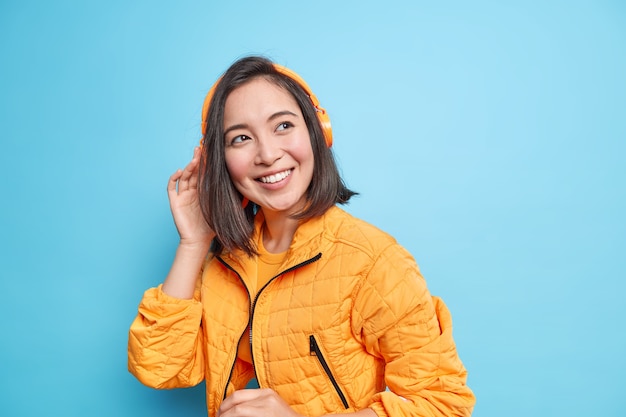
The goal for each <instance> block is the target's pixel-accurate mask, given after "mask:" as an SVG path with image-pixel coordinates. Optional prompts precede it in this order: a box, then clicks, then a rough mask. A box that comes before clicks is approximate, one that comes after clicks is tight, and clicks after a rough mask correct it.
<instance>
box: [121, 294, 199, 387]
mask: <svg viewBox="0 0 626 417" xmlns="http://www.w3.org/2000/svg"><path fill="white" fill-rule="evenodd" d="M201 317H202V304H201V302H200V301H199V294H198V291H196V296H195V297H194V299H191V300H182V299H178V298H174V297H170V296H168V295H167V294H165V293H164V292H163V291H162V290H161V286H160V285H159V286H158V287H156V288H151V289H149V290H147V291H146V292H145V293H144V296H143V299H142V300H141V302H140V304H139V312H138V314H137V317H136V318H135V320H134V321H133V323H132V324H131V327H130V332H129V335H128V370H129V371H130V372H131V373H132V374H133V375H135V377H137V379H138V380H139V381H141V382H142V383H143V384H145V385H147V386H149V387H152V388H182V387H190V386H194V385H197V384H199V383H200V382H201V381H202V380H203V379H204V352H203V348H202V346H203V345H202V338H203V335H202V328H201Z"/></svg>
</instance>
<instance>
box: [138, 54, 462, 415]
mask: <svg viewBox="0 0 626 417" xmlns="http://www.w3.org/2000/svg"><path fill="white" fill-rule="evenodd" d="M202 126H203V127H202V129H203V140H202V147H201V148H200V149H196V150H195V151H194V155H193V158H192V160H191V162H190V163H189V165H188V166H187V167H186V168H185V169H184V170H178V171H177V172H175V173H174V174H173V175H172V176H171V177H170V180H169V184H168V195H169V199H170V206H171V210H172V214H173V217H174V220H175V223H176V227H177V229H178V232H179V234H180V243H179V246H178V249H177V251H176V256H175V258H174V261H173V264H172V267H171V270H170V272H169V273H168V275H167V277H166V279H165V282H164V283H163V284H162V285H160V286H159V287H157V288H152V289H149V290H148V291H146V293H145V294H144V297H143V299H142V301H141V303H140V306H139V314H138V316H137V318H136V319H135V321H134V322H133V324H132V326H131V329H130V336H129V350H128V353H129V369H130V371H131V372H132V373H133V374H134V375H135V376H136V377H137V378H138V379H139V380H140V381H141V382H143V383H144V384H146V385H148V386H151V387H155V388H176V387H188V386H193V385H196V384H198V383H200V382H201V381H202V380H205V381H206V390H207V406H208V412H209V415H210V416H216V415H219V416H220V417H243V416H261V415H262V416H300V415H303V416H320V415H332V414H345V413H353V414H354V415H355V416H363V417H373V416H376V415H379V416H387V415H390V416H401V415H402V416H403V415H407V416H408V415H412V416H461V415H463V416H465V415H470V414H471V410H472V407H473V404H474V396H473V394H472V392H471V390H470V389H469V388H468V387H467V386H466V385H465V382H466V371H465V368H464V367H463V365H462V363H461V361H460V360H459V358H458V355H457V353H456V348H455V344H454V341H453V339H452V334H451V332H452V328H451V318H450V314H449V312H448V310H447V309H446V307H445V305H444V304H443V303H442V302H441V301H440V300H439V299H437V298H436V297H432V296H431V295H430V294H429V292H428V290H427V287H426V284H425V282H424V280H423V278H422V276H421V275H420V272H419V270H418V267H417V265H416V264H415V261H414V260H413V258H412V257H411V255H410V254H409V253H408V252H406V250H405V249H403V248H402V247H401V246H399V245H398V244H397V243H396V242H395V240H394V239H393V238H392V237H390V236H389V235H387V234H385V233H384V232H382V231H380V230H378V229H376V228H375V227H373V226H371V225H369V224H367V223H365V222H363V221H361V220H358V219H356V218H354V217H352V216H350V215H349V214H348V213H346V212H345V211H343V210H342V209H340V208H339V207H337V206H336V204H337V203H340V204H344V203H346V202H348V200H349V199H350V197H351V196H352V195H354V192H352V191H351V190H349V189H348V188H347V187H346V186H345V185H344V183H343V181H342V179H341V178H340V176H339V173H338V170H337V166H336V163H335V160H334V157H333V154H332V152H331V150H330V146H331V144H332V132H331V129H330V122H329V120H328V117H327V114H326V112H325V111H324V109H322V108H321V107H320V106H319V103H318V101H317V98H316V97H315V96H314V95H313V93H312V92H311V91H310V89H309V87H308V86H307V85H306V83H305V82H304V81H303V80H302V79H301V78H300V77H299V76H297V75H296V74H295V73H293V72H291V71H290V70H288V69H286V68H284V67H281V66H279V65H276V64H274V63H272V62H271V61H269V60H267V59H264V58H260V57H249V58H244V59H241V60H239V61H237V62H235V63H234V64H233V65H232V66H231V67H230V68H229V69H228V70H227V71H226V72H225V73H224V75H223V76H222V78H221V79H220V80H218V82H217V83H216V85H215V86H214V87H213V88H212V89H211V91H210V92H209V94H208V95H207V99H206V100H205V106H204V110H203V123H202ZM254 377H256V378H257V380H258V383H259V386H260V387H261V388H260V389H247V390H246V389H244V388H245V387H246V384H247V383H248V382H249V381H250V380H251V379H252V378H254Z"/></svg>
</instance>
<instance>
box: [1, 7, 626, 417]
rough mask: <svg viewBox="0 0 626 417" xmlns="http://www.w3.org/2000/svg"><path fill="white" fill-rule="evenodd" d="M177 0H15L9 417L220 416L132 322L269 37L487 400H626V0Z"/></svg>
mask: <svg viewBox="0 0 626 417" xmlns="http://www.w3.org/2000/svg"><path fill="white" fill-rule="evenodd" d="M505 3H506V4H505ZM169 4H170V2H155V1H147V0H146V1H120V0H108V1H91V2H82V1H54V2H47V1H18V0H2V1H0V59H1V64H0V123H1V125H0V126H1V129H0V135H1V141H2V146H1V148H0V169H1V172H2V183H3V191H2V197H1V198H2V200H1V201H2V202H1V205H0V210H1V216H0V230H1V232H0V233H1V234H2V239H1V241H0V245H2V248H1V251H0V256H1V268H0V274H1V289H2V302H0V329H1V334H2V336H1V338H2V342H1V343H0V384H1V386H2V388H1V389H0V414H1V415H3V416H36V415H50V416H56V415H63V416H138V415H150V416H153V417H156V416H201V415H204V412H205V411H204V410H205V406H204V393H203V387H197V388H192V389H187V390H174V391H167V392H165V391H155V390H151V389H149V388H146V387H143V386H142V385H141V384H140V383H138V382H137V381H136V380H134V379H133V377H132V376H131V375H130V374H129V373H128V372H127V371H126V338H127V329H128V326H129V325H130V322H131V321H132V319H133V317H134V315H135V312H136V307H137V304H138V302H139V299H140V297H141V294H142V292H143V291H144V290H145V289H146V288H148V287H150V286H153V285H156V284H158V283H159V282H161V280H162V279H163V278H164V276H165V274H166V272H167V269H168V267H169V264H170V262H171V260H172V256H173V251H174V248H175V247H176V243H177V235H176V231H175V228H174V225H173V222H172V221H171V218H170V214H169V208H168V203H167V197H166V193H165V186H166V182H167V178H168V176H169V175H170V174H171V173H172V172H173V171H174V170H175V169H176V168H178V167H182V166H184V165H185V163H186V162H187V160H188V159H189V158H190V156H191V153H192V149H193V146H194V145H195V144H196V143H197V142H198V139H199V114H200V109H201V105H202V100H203V97H204V94H205V93H206V91H207V90H208V88H209V87H210V85H211V84H212V83H213V81H214V80H215V79H216V77H217V76H218V75H219V74H220V73H221V72H222V71H223V70H224V69H226V67H227V66H228V65H229V64H230V63H231V62H232V61H234V60H235V59H236V58H238V57H241V56H243V55H247V54H250V53H262V54H266V55H268V56H270V57H271V58H273V59H275V60H276V61H277V62H279V63H282V64H285V65H287V66H290V67H292V68H293V69H295V70H296V71H298V72H299V73H300V74H301V75H302V76H303V77H304V78H305V79H306V80H307V81H308V82H309V83H310V84H311V86H312V87H313V89H314V90H315V91H316V93H317V95H318V96H319V97H320V99H321V100H322V102H323V104H324V105H325V106H326V108H327V109H328V110H329V112H330V113H331V117H332V120H333V125H334V132H335V138H336V145H335V147H334V149H335V151H336V153H337V155H338V158H339V161H340V164H341V167H342V171H343V174H344V176H345V178H346V180H347V182H348V184H349V185H350V186H351V187H352V188H354V189H356V190H358V191H360V192H361V196H360V197H359V198H358V199H356V200H355V201H354V203H353V204H352V205H351V206H350V207H349V210H350V211H351V212H353V213H355V214H356V215H358V216H361V217H363V218H365V219H366V220H368V221H370V222H372V223H374V224H376V225H378V226H379V227H381V228H383V229H385V230H387V231H389V232H390V233H392V234H393V235H395V236H396V237H397V238H398V240H399V241H400V242H401V243H402V244H404V245H405V246H406V247H407V248H408V249H409V250H410V251H411V252H412V253H413V254H414V255H415V257H416V259H417V261H418V262H419V264H420V266H421V268H422V270H423V272H424V274H425V276H426V278H427V280H428V282H429V286H430V288H431V291H432V292H433V293H435V294H438V295H440V296H442V297H444V298H445V300H446V301H447V303H448V305H449V307H450V309H451V310H452V313H453V317H454V320H455V336H456V340H457V343H458V348H459V351H460V353H461V356H462V359H463V360H464V362H465V364H466V366H467V368H468V369H469V384H470V385H471V387H472V388H473V389H474V390H475V393H476V395H477V397H478V403H477V406H476V409H475V413H474V415H475V416H478V417H490V416H494V417H495V416H501V415H507V416H510V417H512V416H555V415H568V416H589V415H601V416H618V415H623V413H624V410H625V409H626V396H624V388H625V384H624V374H625V372H626V359H625V357H626V338H625V336H624V335H625V334H626V325H625V319H626V303H625V302H624V292H625V290H626V284H625V278H626V273H625V272H626V256H624V253H625V248H626V222H625V219H624V213H625V212H626V196H625V180H626V170H625V168H624V159H625V158H624V157H625V151H626V146H625V143H624V142H625V138H626V76H625V74H626V6H625V4H624V2H621V1H618V0H614V1H610V0H595V1H591V0H590V1H545V2H544V1H512V2H498V1H484V0H476V1H472V2H465V1H458V2H454V1H445V2H426V1H405V2H401V1H375V2H367V1H343V2H335V1H329V0H318V1H315V2H295V1H273V2H256V1H237V2H226V1H221V2H208V1H191V0H189V1H181V2H178V6H171V5H169Z"/></svg>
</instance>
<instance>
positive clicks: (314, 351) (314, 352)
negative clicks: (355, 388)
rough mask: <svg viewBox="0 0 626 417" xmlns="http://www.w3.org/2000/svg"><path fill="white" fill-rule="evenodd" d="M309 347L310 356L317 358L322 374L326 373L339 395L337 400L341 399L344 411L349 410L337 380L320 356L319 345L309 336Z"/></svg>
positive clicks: (313, 337) (322, 356)
mask: <svg viewBox="0 0 626 417" xmlns="http://www.w3.org/2000/svg"><path fill="white" fill-rule="evenodd" d="M309 346H310V355H311V356H317V359H318V360H319V361H320V364H321V365H322V368H324V372H326V375H327V376H328V378H329V379H330V382H331V383H332V384H333V386H334V387H335V391H337V394H338V395H339V399H341V402H342V403H343V406H344V407H345V408H346V409H348V408H350V406H349V404H348V400H346V396H345V395H344V394H343V392H342V391H341V388H340V387H339V384H338V383H337V380H336V379H335V377H334V376H333V373H332V372H331V371H330V366H328V363H327V362H326V359H325V358H324V355H322V350H321V349H320V347H319V345H318V344H317V340H316V339H315V336H314V335H310V336H309Z"/></svg>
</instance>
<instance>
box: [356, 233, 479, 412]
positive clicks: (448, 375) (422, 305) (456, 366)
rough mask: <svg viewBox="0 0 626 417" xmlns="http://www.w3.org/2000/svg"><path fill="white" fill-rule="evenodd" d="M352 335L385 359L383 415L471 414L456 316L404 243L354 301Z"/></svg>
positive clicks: (377, 402) (381, 262) (379, 399)
mask: <svg viewBox="0 0 626 417" xmlns="http://www.w3.org/2000/svg"><path fill="white" fill-rule="evenodd" d="M354 308H355V311H356V313H357V314H356V317H358V319H356V320H354V321H353V326H354V327H353V331H354V332H355V334H360V338H361V341H362V343H363V344H364V346H365V348H366V349H367V351H368V352H369V353H370V354H372V355H375V356H377V357H380V358H381V359H383V360H384V361H385V383H386V385H387V391H384V392H380V393H378V394H375V395H374V397H373V399H372V403H371V405H370V406H369V407H370V408H371V409H373V410H374V411H375V412H376V414H378V415H379V416H381V417H382V416H422V417H426V416H428V417H443V416H469V415H471V413H472V409H473V406H474V402H475V398H474V394H473V393H472V391H471V390H470V389H469V387H467V385H466V379H467V372H466V370H465V367H464V366H463V364H462V363H461V360H460V359H459V356H458V354H457V351H456V346H455V343H454V340H453V338H452V318H451V316H450V313H449V311H448V309H447V308H446V306H445V304H444V303H443V302H442V301H441V300H440V299H438V298H436V297H432V296H431V295H430V293H429V291H428V289H427V287H426V283H425V281H424V279H423V278H422V276H421V274H420V272H419V269H418V267H417V265H416V263H415V261H414V260H413V258H412V256H411V255H410V254H409V253H408V252H407V251H406V250H405V249H404V248H402V247H400V246H399V245H392V246H391V247H389V248H387V249H386V250H385V251H383V253H381V254H380V256H379V257H378V259H377V260H376V261H375V263H374V265H373V267H372V269H371V270H370V271H369V273H368V276H367V278H366V279H365V281H364V283H363V285H362V286H361V288H360V289H359V293H358V295H357V297H355V304H354Z"/></svg>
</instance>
